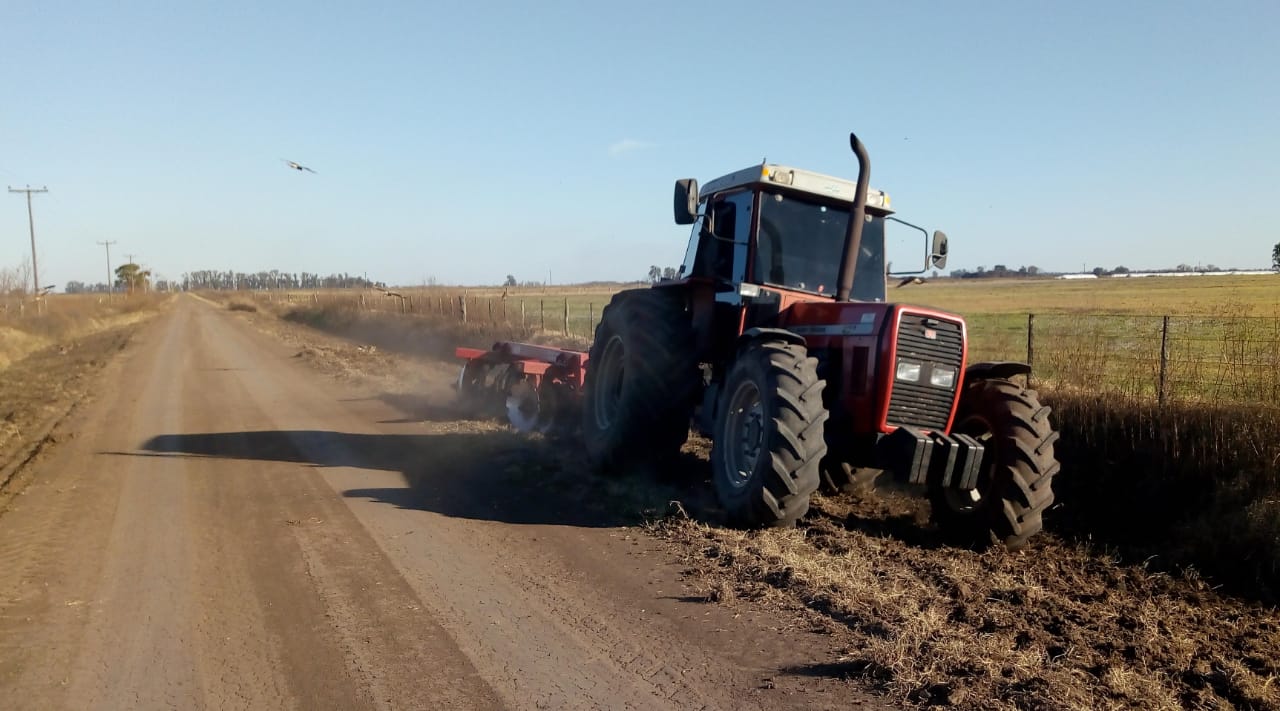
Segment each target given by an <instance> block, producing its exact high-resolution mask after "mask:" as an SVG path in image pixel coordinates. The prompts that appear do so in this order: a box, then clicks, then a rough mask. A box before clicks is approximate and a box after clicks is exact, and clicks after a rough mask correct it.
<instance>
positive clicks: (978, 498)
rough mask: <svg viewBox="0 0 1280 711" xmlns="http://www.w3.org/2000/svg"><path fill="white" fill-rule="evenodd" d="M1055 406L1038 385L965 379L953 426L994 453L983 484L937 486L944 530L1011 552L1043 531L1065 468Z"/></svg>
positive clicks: (936, 511) (987, 457)
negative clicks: (1052, 418) (1053, 418)
mask: <svg viewBox="0 0 1280 711" xmlns="http://www.w3.org/2000/svg"><path fill="white" fill-rule="evenodd" d="M1049 412H1050V409H1049V407H1047V406H1045V405H1042V404H1040V399H1039V397H1038V396H1037V395H1036V393H1035V391H1034V390H1027V389H1025V388H1023V387H1022V386H1020V385H1018V384H1017V383H1014V382H1012V381H1010V380H1004V379H991V380H976V381H974V382H972V383H967V384H966V385H965V389H964V392H963V393H961V395H960V407H959V410H958V411H957V412H956V420H955V424H954V425H953V426H952V428H951V430H952V432H956V433H960V434H966V435H969V436H970V437H973V438H974V439H976V440H978V441H979V442H980V443H982V445H983V446H984V447H985V448H986V450H987V451H986V452H985V454H984V456H983V470H982V471H981V472H980V473H979V475H978V487H977V488H976V489H974V490H973V491H958V490H956V489H951V488H944V487H941V486H939V487H935V488H933V489H932V490H931V491H930V499H931V500H932V504H933V518H934V520H935V521H936V522H937V523H938V525H939V526H940V527H941V528H942V529H943V531H945V532H948V533H951V534H954V535H956V536H957V537H959V538H963V539H964V541H965V543H967V544H979V545H982V544H991V543H998V544H1003V545H1004V547H1005V548H1007V549H1009V550H1011V551H1012V550H1018V549H1020V548H1022V547H1023V546H1025V545H1026V544H1027V541H1029V540H1030V539H1031V537H1032V536H1034V535H1035V534H1037V533H1039V532H1040V529H1041V528H1043V522H1042V520H1041V516H1042V514H1043V513H1044V511H1045V509H1047V508H1049V506H1050V505H1052V504H1053V487H1052V484H1053V477H1054V475H1055V474H1057V473H1058V469H1059V468H1060V467H1059V465H1058V460H1057V459H1056V458H1055V456H1054V452H1053V443H1054V442H1055V441H1057V439H1058V433H1057V431H1055V430H1054V429H1053V425H1052V424H1050V422H1049Z"/></svg>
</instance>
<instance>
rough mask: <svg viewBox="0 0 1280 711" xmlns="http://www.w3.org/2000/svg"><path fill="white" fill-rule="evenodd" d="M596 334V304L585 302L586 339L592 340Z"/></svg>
mask: <svg viewBox="0 0 1280 711" xmlns="http://www.w3.org/2000/svg"><path fill="white" fill-rule="evenodd" d="M595 335H596V305H595V304H587V340H588V341H590V340H594V339H595Z"/></svg>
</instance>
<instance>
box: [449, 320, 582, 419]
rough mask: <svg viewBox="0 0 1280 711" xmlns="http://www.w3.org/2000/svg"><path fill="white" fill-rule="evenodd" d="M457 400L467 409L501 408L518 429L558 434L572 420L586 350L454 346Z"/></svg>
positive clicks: (575, 414) (490, 410)
mask: <svg viewBox="0 0 1280 711" xmlns="http://www.w3.org/2000/svg"><path fill="white" fill-rule="evenodd" d="M454 355H456V356H457V357H459V358H462V359H463V361H464V362H463V364H462V371H461V372H460V373H459V374H458V382H457V385H456V387H457V390H458V399H459V402H460V403H461V404H462V405H463V407H464V408H465V409H466V410H467V411H468V413H469V414H474V415H490V414H497V413H498V412H502V413H503V414H505V415H506V418H507V421H508V422H509V423H510V424H511V426H512V427H513V428H514V429H516V430H517V431H519V432H541V433H544V434H561V433H564V432H566V431H569V430H572V429H573V428H574V427H576V425H577V421H578V417H579V415H578V413H579V412H580V410H581V404H580V402H581V396H580V393H581V391H582V384H583V379H584V378H585V373H586V366H587V360H588V355H587V354H586V353H583V352H581V351H574V350H566V349H561V348H550V347H547V346H537V345H533V344H529V343H511V342H500V343H495V344H494V346H493V348H491V349H490V350H487V351H486V350H482V349H479V348H457V349H455V350H454Z"/></svg>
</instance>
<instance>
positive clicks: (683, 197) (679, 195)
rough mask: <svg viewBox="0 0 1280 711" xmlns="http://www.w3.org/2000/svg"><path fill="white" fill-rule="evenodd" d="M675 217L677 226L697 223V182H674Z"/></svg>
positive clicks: (689, 179)
mask: <svg viewBox="0 0 1280 711" xmlns="http://www.w3.org/2000/svg"><path fill="white" fill-rule="evenodd" d="M674 207H675V216H676V224H677V225H692V224H693V223H695V222H697V221H698V181H697V180H695V179H693V178H684V179H683V180H677V181H676V194H675V204H674Z"/></svg>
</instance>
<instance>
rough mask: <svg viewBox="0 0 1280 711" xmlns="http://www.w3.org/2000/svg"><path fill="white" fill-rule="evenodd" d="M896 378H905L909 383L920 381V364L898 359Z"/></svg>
mask: <svg viewBox="0 0 1280 711" xmlns="http://www.w3.org/2000/svg"><path fill="white" fill-rule="evenodd" d="M896 377H897V378H898V380H905V381H907V382H909V383H918V382H920V364H919V363H908V362H907V361H905V360H900V361H898V373H897V376H896Z"/></svg>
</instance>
